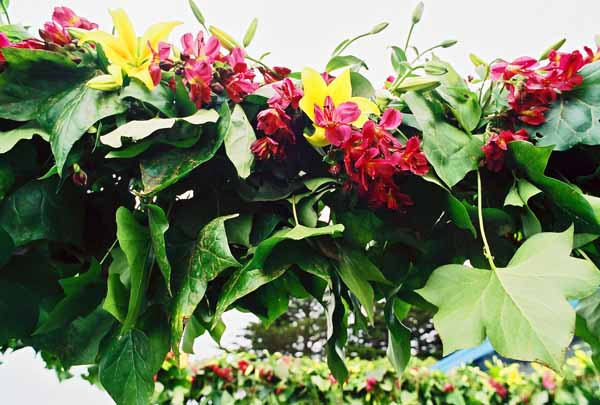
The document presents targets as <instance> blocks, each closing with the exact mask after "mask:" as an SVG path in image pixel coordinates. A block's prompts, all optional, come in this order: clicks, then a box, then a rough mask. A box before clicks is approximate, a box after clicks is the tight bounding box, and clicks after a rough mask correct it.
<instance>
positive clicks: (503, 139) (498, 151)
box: [482, 129, 529, 173]
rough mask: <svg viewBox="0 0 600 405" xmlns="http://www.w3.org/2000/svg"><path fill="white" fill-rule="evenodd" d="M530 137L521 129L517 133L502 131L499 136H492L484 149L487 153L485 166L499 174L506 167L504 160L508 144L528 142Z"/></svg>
mask: <svg viewBox="0 0 600 405" xmlns="http://www.w3.org/2000/svg"><path fill="white" fill-rule="evenodd" d="M527 140H529V136H528V134H527V131H526V130H524V129H520V130H518V131H517V132H512V131H501V132H500V133H498V134H492V135H491V136H490V137H489V138H488V139H487V141H486V143H485V145H484V146H483V147H482V149H483V152H484V153H485V165H486V166H487V168H488V170H490V171H492V172H496V173H497V172H499V171H501V170H502V168H503V167H504V158H505V156H506V152H507V150H508V144H509V143H511V142H513V141H527Z"/></svg>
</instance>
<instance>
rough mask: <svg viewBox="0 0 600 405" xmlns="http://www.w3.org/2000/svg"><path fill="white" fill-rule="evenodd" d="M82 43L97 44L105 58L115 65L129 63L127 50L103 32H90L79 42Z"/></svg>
mask: <svg viewBox="0 0 600 405" xmlns="http://www.w3.org/2000/svg"><path fill="white" fill-rule="evenodd" d="M80 42H81V43H84V42H97V43H99V44H100V45H102V49H103V50H104V53H105V54H106V57H107V58H108V59H109V60H110V61H111V62H112V63H116V64H117V65H124V64H126V63H128V62H130V61H131V55H130V54H129V50H128V49H127V48H125V47H124V46H123V44H122V43H121V42H119V41H118V40H117V39H116V38H115V37H114V36H112V35H110V34H109V33H107V32H104V31H90V32H88V33H87V34H86V35H84V37H83V38H81V40H80Z"/></svg>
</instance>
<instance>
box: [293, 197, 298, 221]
mask: <svg viewBox="0 0 600 405" xmlns="http://www.w3.org/2000/svg"><path fill="white" fill-rule="evenodd" d="M292 214H294V222H295V223H296V226H298V213H297V212H296V195H295V194H292Z"/></svg>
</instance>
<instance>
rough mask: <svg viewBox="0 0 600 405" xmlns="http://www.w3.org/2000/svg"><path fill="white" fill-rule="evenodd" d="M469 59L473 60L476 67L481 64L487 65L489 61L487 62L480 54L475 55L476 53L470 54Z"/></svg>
mask: <svg viewBox="0 0 600 405" xmlns="http://www.w3.org/2000/svg"><path fill="white" fill-rule="evenodd" d="M469 59H470V60H471V63H472V64H473V65H474V66H475V67H477V66H480V65H487V63H485V61H484V60H483V59H481V58H480V57H479V56H477V55H475V54H474V53H470V54H469Z"/></svg>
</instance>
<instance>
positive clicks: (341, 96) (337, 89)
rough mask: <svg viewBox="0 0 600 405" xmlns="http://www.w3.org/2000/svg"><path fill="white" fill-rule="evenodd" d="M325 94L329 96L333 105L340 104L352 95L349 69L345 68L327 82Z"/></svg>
mask: <svg viewBox="0 0 600 405" xmlns="http://www.w3.org/2000/svg"><path fill="white" fill-rule="evenodd" d="M327 95H328V96H331V98H332V99H333V104H335V105H340V104H342V103H343V102H346V101H348V100H349V99H350V97H352V83H351V82H350V70H345V71H344V72H343V73H342V74H341V75H339V76H338V77H336V78H335V79H334V80H333V81H332V82H331V83H330V84H329V86H328V87H327Z"/></svg>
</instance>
